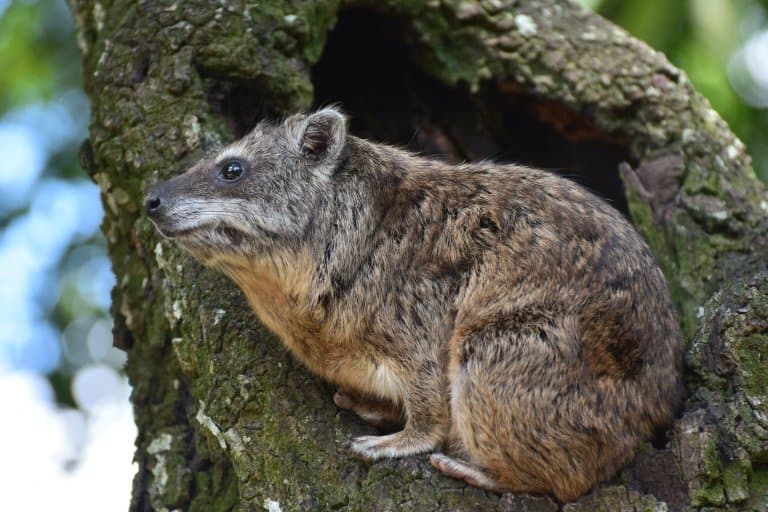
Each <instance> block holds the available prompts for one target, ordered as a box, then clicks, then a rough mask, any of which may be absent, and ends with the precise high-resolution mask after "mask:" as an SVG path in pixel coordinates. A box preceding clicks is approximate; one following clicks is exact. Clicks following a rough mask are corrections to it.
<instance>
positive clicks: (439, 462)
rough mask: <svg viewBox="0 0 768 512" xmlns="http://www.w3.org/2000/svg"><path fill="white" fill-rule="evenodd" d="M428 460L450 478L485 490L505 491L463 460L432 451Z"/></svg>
mask: <svg viewBox="0 0 768 512" xmlns="http://www.w3.org/2000/svg"><path fill="white" fill-rule="evenodd" d="M429 462H430V463H431V464H432V465H433V466H434V467H435V468H436V469H438V470H440V472H442V473H445V474H446V475H448V476H450V477H452V478H457V479H459V480H464V481H465V482H467V483H468V484H469V485H474V486H475V487H480V488H481V489H485V490H486V491H493V492H499V493H503V492H506V489H504V488H503V487H501V486H500V485H499V484H498V483H496V481H495V480H494V479H492V478H491V477H490V476H488V475H486V474H485V473H483V471H482V470H480V469H478V468H476V467H474V466H472V465H471V464H468V463H466V462H464V461H461V460H458V459H454V458H453V457H449V456H448V455H445V454H443V453H433V454H432V455H430V457H429Z"/></svg>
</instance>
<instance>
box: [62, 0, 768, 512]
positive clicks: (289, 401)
mask: <svg viewBox="0 0 768 512" xmlns="http://www.w3.org/2000/svg"><path fill="white" fill-rule="evenodd" d="M71 7H72V10H73V12H74V15H75V18H76V20H77V23H78V26H79V29H80V30H79V37H80V43H81V49H82V52H83V57H84V68H85V77H86V88H87V91H88V94H89V95H90V97H91V100H92V106H93V113H92V122H91V138H90V140H89V141H87V142H86V143H85V144H84V145H83V148H82V151H81V154H82V160H83V165H84V167H85V168H86V169H87V170H88V171H89V173H90V174H91V176H92V177H93V179H94V180H95V181H96V182H97V183H98V184H99V186H100V187H101V191H102V194H103V200H104V204H105V211H106V219H105V221H104V226H103V229H104V233H105V234H106V236H107V239H108V242H109V248H110V253H111V257H112V260H113V264H114V271H115V273H116V275H117V282H118V284H117V286H116V287H115V289H114V292H113V302H114V304H113V314H114V317H115V339H116V343H117V344H118V346H120V347H122V348H124V349H126V350H128V354H129V358H128V365H127V371H128V374H129V376H130V379H131V382H132V384H133V386H134V392H133V396H132V400H133V402H134V404H135V411H136V421H137V423H138V427H139V437H138V440H137V443H136V445H137V452H136V460H137V461H138V463H139V472H138V474H137V476H136V480H135V482H134V495H133V501H132V506H131V508H132V510H136V511H140V510H150V509H155V510H164V509H168V510H172V509H182V510H230V509H241V510H260V509H264V508H267V509H269V510H278V508H277V507H278V506H279V507H280V508H281V509H282V510H286V511H287V510H331V509H334V510H361V511H362V510H365V511H369V510H400V509H404V510H409V509H410V510H467V511H469V510H500V511H501V510H506V511H509V510H520V511H550V510H557V509H558V505H556V504H555V503H554V502H552V501H551V500H550V499H549V498H546V497H528V496H515V495H505V496H501V497H500V496H497V495H494V494H490V493H486V492H483V491H480V490H477V489H474V488H470V487H467V486H465V485H463V484H461V483H458V482H455V481H452V480H449V479H447V478H445V477H443V476H440V475H438V474H437V472H435V471H434V470H432V469H431V468H430V467H429V465H428V464H427V463H426V458H425V457H411V458H407V459H403V460H395V461H384V462H378V463H375V464H373V465H368V464H365V463H363V462H360V461H357V460H354V459H352V458H350V456H349V454H348V453H347V451H346V449H345V444H346V442H347V440H348V439H349V438H350V437H351V436H352V435H355V434H359V433H361V432H365V431H369V430H370V429H369V427H365V426H363V425H361V424H360V423H359V422H358V421H357V420H356V419H355V418H353V417H352V416H351V415H350V414H347V413H346V412H340V411H338V410H337V409H336V408H335V407H334V406H333V404H332V403H331V400H330V397H331V390H330V389H329V388H328V387H327V386H326V385H324V384H323V383H321V382H319V381H318V380H317V379H315V378H313V377H312V376H310V375H309V374H308V373H307V372H306V371H305V370H304V369H302V368H301V367H299V366H298V365H297V364H296V363H295V362H294V361H293V360H292V359H291V357H290V356H289V355H287V353H286V352H285V350H284V349H283V348H282V347H281V345H280V343H279V342H278V340H276V339H274V337H273V336H271V335H270V334H269V333H268V332H265V331H264V329H263V328H261V327H260V326H259V324H258V323H257V322H256V320H255V318H254V317H253V315H252V313H251V312H250V311H249V309H248V307H247V305H246V304H245V302H244V300H243V297H242V295H241V294H240V292H239V291H238V290H237V289H236V288H235V287H234V285H232V284H230V283H229V282H228V281H226V280H225V279H224V278H223V277H221V276H219V275H216V274H215V273H213V272H211V271H208V270H205V269H203V268H201V267H200V266H199V265H197V264H196V263H194V262H193V261H192V260H191V259H190V258H189V257H187V256H185V255H183V254H181V253H180V251H178V250H177V249H176V248H175V247H174V246H172V245H170V244H168V243H167V242H165V241H163V240H160V239H159V237H158V236H157V234H156V233H155V232H154V230H153V229H152V227H151V226H150V224H149V222H147V221H146V220H145V219H144V218H143V217H142V215H141V212H140V205H141V200H142V197H143V195H144V193H145V192H146V190H147V189H148V188H149V186H150V185H151V183H152V182H154V181H156V180H157V179H165V178H167V177H169V176H171V175H173V174H175V173H176V172H179V171H180V170H182V169H184V168H185V167H186V165H187V164H189V163H191V162H193V161H195V160H196V159H197V158H198V157H199V156H200V155H201V154H203V153H204V152H206V151H208V150H210V149H212V148H214V147H216V146H218V145H219V144H221V143H222V142H223V141H227V140H231V139H233V138H234V137H236V136H239V135H241V134H242V133H243V132H244V131H246V130H247V129H248V128H249V127H250V126H251V125H252V124H253V123H254V122H255V121H256V120H257V119H258V118H259V117H261V116H264V115H275V114H280V113H287V112H290V111H294V110H299V109H306V108H308V107H310V106H311V105H312V104H313V103H314V104H320V103H325V102H331V101H340V102H342V104H343V105H344V106H345V108H346V109H347V110H348V111H349V112H350V113H351V114H352V115H353V124H352V130H353V132H355V133H356V134H358V135H362V136H369V137H372V138H375V139H377V140H384V141H390V142H394V143H399V144H403V145H408V146H410V147H413V148H415V149H419V150H421V151H423V152H427V153H441V154H443V155H444V156H445V157H447V158H459V159H462V158H483V157H489V156H490V157H494V158H498V159H510V160H516V161H518V162H525V163H531V164H534V165H539V166H546V167H550V168H566V169H568V172H569V173H575V174H577V178H578V179H579V180H581V181H583V182H584V183H586V184H587V185H589V186H591V187H592V188H594V189H597V190H598V191H599V192H600V193H602V194H603V195H605V196H606V197H608V198H610V199H612V200H613V201H614V202H615V203H616V205H617V206H618V207H620V208H623V209H625V211H628V212H629V214H631V217H632V219H633V221H634V222H635V224H636V225H637V226H638V228H639V229H640V230H641V232H642V233H643V235H644V236H645V237H646V239H647V240H648V241H649V243H650V244H651V246H652V248H653V250H654V251H655V253H656V255H657V257H658V258H659V260H660V262H661V263H662V266H663V268H664V270H665V272H666V274H667V276H668V279H669V282H670V286H671V289H672V292H673V296H674V299H675V302H676V305H677V307H678V308H679V311H680V319H681V322H682V325H683V327H684V330H685V332H686V334H687V336H688V337H689V340H690V341H689V350H688V353H687V363H688V369H687V372H688V374H687V382H688V386H689V390H690V393H691V395H690V398H689V400H688V403H687V405H686V409H685V411H684V412H681V416H680V418H679V419H678V421H677V422H676V424H675V426H674V427H673V429H672V430H671V431H670V432H668V433H665V434H663V435H660V436H659V438H658V439H657V440H656V441H655V442H654V443H653V445H652V444H650V443H649V444H648V445H647V446H645V447H644V448H643V449H642V450H641V451H640V453H639V454H638V456H637V457H636V459H635V460H634V462H633V463H631V464H630V465H629V466H628V467H627V468H626V469H625V470H624V471H623V472H622V473H621V474H620V475H619V476H618V477H616V478H615V479H614V480H613V481H612V482H609V483H606V484H603V485H601V486H599V487H598V488H597V489H595V491H594V492H593V493H592V494H590V495H589V496H586V497H584V498H583V499H581V500H580V501H579V502H577V503H574V504H569V505H566V506H564V507H562V509H563V510H567V511H582V510H583V511H588V510H589V511H592V510H605V511H614V510H685V509H696V510H768V371H767V370H766V364H767V363H768V271H766V260H768V257H767V254H768V241H767V240H768V237H767V236H766V233H767V232H768V195H766V192H765V189H764V187H763V186H762V185H761V184H760V183H759V182H758V180H757V179H756V178H755V175H754V173H753V171H752V168H751V163H750V161H749V158H748V156H747V155H746V154H745V151H744V147H743V145H742V144H741V143H740V142H739V141H738V140H737V139H736V138H735V137H734V136H733V135H732V134H731V132H730V131H729V130H728V128H727V126H726V125H725V124H724V123H723V121H722V120H721V119H720V117H719V116H718V115H717V114H716V113H715V112H714V111H713V110H712V109H711V107H710V106H709V104H708V103H707V101H706V100H705V99H704V98H702V97H701V96H700V95H698V94H697V93H696V92H695V91H694V90H693V89H692V87H691V85H690V83H689V82H688V80H687V78H686V77H685V75H684V74H683V73H682V72H681V71H679V70H678V69H676V68H674V67H673V66H672V65H670V64H669V63H668V62H667V60H666V59H665V58H664V56H663V55H660V54H659V53H657V52H655V51H653V50H652V49H650V48H648V47H647V46H645V45H643V44H642V43H640V42H638V41H636V40H634V39H632V38H631V37H629V36H628V35H627V34H626V33H625V32H624V31H622V30H621V29H618V28H616V27H615V26H613V25H611V24H610V23H608V22H606V21H605V20H603V19H601V18H599V17H597V16H595V15H593V14H591V13H589V12H587V11H586V10H584V9H582V8H581V7H579V6H577V5H576V4H574V3H568V2H565V1H563V0H517V1H515V0H482V1H480V2H468V1H463V2H462V1H458V0H431V1H421V0H379V1H375V2H374V1H372V0H371V1H370V2H367V3H366V2H339V1H317V2H309V1H300V0H293V1H278V0H261V1H259V2H249V1H238V0H221V1H220V2H216V3H210V4H209V3H207V2H202V1H200V0H189V1H184V2H181V1H178V0H162V1H152V2H133V1H128V0H105V1H101V2H99V1H96V0H71ZM623 162H625V163H623ZM620 171H621V172H620ZM619 176H621V177H622V179H623V184H624V186H625V187H626V190H627V193H626V196H625V195H624V192H623V191H622V183H621V181H620V180H619ZM278 504H279V505H278ZM270 507H271V508H270Z"/></svg>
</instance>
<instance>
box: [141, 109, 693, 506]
mask: <svg viewBox="0 0 768 512" xmlns="http://www.w3.org/2000/svg"><path fill="white" fill-rule="evenodd" d="M145 208H146V211H147V213H148V215H149V217H150V218H151V219H152V221H153V222H154V223H155V225H156V226H157V228H158V229H159V230H160V231H161V232H162V233H163V234H164V235H165V236H167V237H169V238H172V239H174V240H176V241H177V242H178V243H179V244H180V245H181V246H182V247H184V248H185V249H187V250H188V251H189V252H190V253H191V254H192V255H193V256H194V257H196V258H197V259H198V260H200V261H201V262H202V263H204V264H205V265H209V266H211V267H213V268H216V269H219V270H220V271H222V272H224V273H225V274H226V275H228V276H229V277H230V278H232V280H234V281H235V282H236V283H237V284H238V285H239V286H240V287H241V288H242V290H243V291H244V292H245V295H246V297H247V298H248V300H249V302H250V304H251V306H252V307H253V309H254V311H255V312H256V314H257V315H258V317H259V319H260V320H261V321H262V322H263V323H264V324H265V325H266V326H267V327H268V328H270V329H271V330H272V331H274V332H275V333H276V334H277V335H279V337H280V338H281V339H282V340H283V342H284V343H285V344H286V345H287V346H288V348H289V349H290V350H291V352H293V354H294V355H295V356H296V357H297V358H298V359H299V360H300V361H301V362H302V363H304V364H305V365H306V366H307V367H308V368H309V369H310V370H311V371H313V372H314V373H316V374H317V375H319V376H321V377H322V378H324V379H326V380H328V381H330V382H332V383H334V384H335V385H337V386H338V388H339V392H337V393H336V395H335V396H334V401H335V402H336V403H337V405H339V406H340V407H343V408H348V409H352V410H354V411H355V412H357V413H358V414H359V415H360V416H361V417H363V418H364V419H367V420H369V421H371V422H374V423H390V424H396V425H398V429H399V431H397V432H396V433H393V434H389V435H381V436H363V437H358V438H356V439H354V441H353V442H352V451H353V452H355V453H356V454H358V455H359V456H362V457H364V458H366V459H369V460H374V459H379V458H383V457H402V456H406V455H411V454H416V453H423V452H431V451H435V450H442V451H437V452H435V453H433V454H432V456H431V458H430V460H431V462H432V464H433V465H434V466H435V467H436V468H438V469H439V470H441V471H443V472H445V473H447V474H448V475H451V476H453V477H456V478H461V479H464V480H465V481H467V482H469V483H470V484H473V485H476V486H479V487H483V488H486V489H491V490H494V491H501V492H503V491H527V492H534V493H552V494H554V496H555V497H556V498H557V499H559V500H560V501H570V500H573V499H575V498H577V497H579V496H580V495H582V494H583V493H585V492H587V491H588V490H589V489H590V488H591V487H592V486H593V485H594V484H595V483H596V482H598V481H600V480H604V479H606V478H609V477H611V476H612V475H613V474H614V473H615V472H616V471H617V469H618V468H619V467H620V466H621V465H622V464H624V463H625V462H626V461H627V460H628V459H629V458H630V457H631V456H632V454H633V451H634V450H635V448H636V447H637V446H638V444H639V443H640V442H642V441H643V440H645V439H647V438H648V437H650V436H651V435H652V433H653V432H654V430H655V429H656V428H658V427H660V426H664V425H666V424H668V423H669V422H670V421H671V420H672V418H673V413H674V411H675V409H676V407H677V406H678V404H679V402H680V398H681V389H682V386H681V380H680V366H681V335H680V332H679V330H678V326H677V323H676V321H675V317H674V314H673V310H672V306H671V304H670V298H669V295H668V292H667V288H666V283H665V281H664V277H663V275H662V273H661V271H660V270H659V267H658V266H657V264H656V263H655V261H654V258H653V256H652V255H651V252H650V251H649V249H648V247H647V246H646V245H645V243H643V241H642V240H641V238H640V236H639V235H638V234H637V233H636V232H635V230H634V229H633V228H632V226H631V225H630V224H629V223H628V222H627V221H626V220H624V218H622V216H621V215H620V214H619V213H618V212H616V211H615V210H613V209H612V208H611V207H609V206H608V205H607V204H606V203H604V202H603V201H601V200H600V199H598V198H597V197H595V196H594V195H592V194H591V193H589V192H587V191H586V190H584V189H583V188H581V187H579V186H578V185H576V184H574V183H571V182H570V181H568V180H565V179H562V178H560V177H557V176H554V175H552V174H549V173H547V172H544V171H540V170H536V169H530V168H525V167H520V166H515V165H498V164H494V163H490V162H481V163H475V164H465V165H449V164H446V163H442V162H439V161H435V160H429V159H425V158H420V157H418V156H414V155H412V154H410V153H407V152H405V151H402V150H400V149H396V148H393V147H389V146H385V145H382V144H376V143H372V142H369V141H367V140H363V139H359V138H356V137H353V136H351V135H348V134H347V128H346V120H345V118H344V116H343V115H342V114H341V113H340V112H339V111H337V110H335V109H324V110H320V111H318V112H315V113H313V114H311V115H294V116H292V117H289V118H288V119H286V120H285V121H284V122H282V123H281V124H276V125H273V124H269V123H262V124H259V125H258V126H256V128H255V129H254V130H253V131H252V132H251V133H250V134H248V135H247V136H246V137H244V138H243V139H241V140H239V141H237V142H235V143H233V144H231V145H230V146H228V147H225V148H224V149H223V150H221V151H219V152H218V154H216V155H215V156H214V157H212V158H206V159H204V160H202V161H201V162H200V163H198V164H197V165H195V166H194V167H192V168H191V169H190V170H188V171H187V172H186V173H185V174H182V175H180V176H178V177H176V178H174V179H172V180H170V181H169V182H167V183H165V184H163V185H161V186H160V187H158V188H157V189H156V190H155V191H153V192H152V193H151V194H150V195H149V196H148V197H147V199H146V202H145Z"/></svg>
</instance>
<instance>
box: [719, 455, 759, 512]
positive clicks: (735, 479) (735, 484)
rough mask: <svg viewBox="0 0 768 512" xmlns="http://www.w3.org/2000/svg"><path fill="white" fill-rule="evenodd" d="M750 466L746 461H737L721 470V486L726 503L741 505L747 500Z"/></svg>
mask: <svg viewBox="0 0 768 512" xmlns="http://www.w3.org/2000/svg"><path fill="white" fill-rule="evenodd" d="M751 474H752V464H750V462H749V460H747V459H738V460H736V461H734V462H732V463H731V464H729V465H728V466H727V467H726V468H725V469H724V470H723V486H724V490H725V495H726V497H727V500H728V503H731V504H735V503H741V502H743V501H744V500H746V499H747V498H749V487H748V486H749V478H750V476H751Z"/></svg>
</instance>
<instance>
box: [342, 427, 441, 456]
mask: <svg viewBox="0 0 768 512" xmlns="http://www.w3.org/2000/svg"><path fill="white" fill-rule="evenodd" d="M437 444H438V443H437V441H435V440H433V439H430V438H429V437H426V436H423V435H420V434H418V433H416V432H412V431H407V430H402V431H400V432H397V433H395V434H389V435H386V436H361V437H356V438H355V439H353V440H352V444H351V446H350V449H351V450H352V452H353V453H354V454H355V455H357V456H358V457H361V458H362V459H364V460H367V461H369V462H370V461H374V460H378V459H384V458H395V457H406V456H408V455H414V454H417V453H424V452H428V451H430V450H434V449H435V447H436V446H437Z"/></svg>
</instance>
